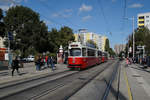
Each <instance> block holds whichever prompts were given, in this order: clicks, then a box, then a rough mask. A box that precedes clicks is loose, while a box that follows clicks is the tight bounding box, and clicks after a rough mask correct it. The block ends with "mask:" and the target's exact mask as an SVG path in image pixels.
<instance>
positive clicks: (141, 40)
mask: <svg viewBox="0 0 150 100" xmlns="http://www.w3.org/2000/svg"><path fill="white" fill-rule="evenodd" d="M134 37H135V51H137V48H136V47H137V46H139V45H140V46H143V45H145V46H146V52H147V53H149V54H150V45H149V44H150V40H149V39H150V31H149V29H148V28H146V27H144V28H139V29H136V30H135V33H134ZM127 45H129V47H133V35H129V36H128V43H127Z"/></svg>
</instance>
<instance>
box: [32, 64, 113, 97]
mask: <svg viewBox="0 0 150 100" xmlns="http://www.w3.org/2000/svg"><path fill="white" fill-rule="evenodd" d="M111 63H112V62H110V63H107V64H106V65H105V66H106V67H104V68H103V69H102V70H99V71H96V72H95V74H94V75H91V76H90V77H89V76H87V77H89V78H87V77H86V78H85V77H78V78H74V77H73V79H76V80H75V81H73V82H72V83H70V84H68V85H67V86H64V85H63V86H62V87H60V88H58V90H57V89H56V91H51V90H49V91H50V92H52V93H50V92H48V93H47V95H49V93H50V94H55V95H56V94H59V92H62V91H63V88H64V89H66V90H69V92H68V93H66V95H63V96H60V97H59V98H57V97H56V96H54V95H52V96H48V97H47V98H39V97H38V96H37V98H34V99H30V100H37V99H38V100H67V99H69V98H70V97H71V96H73V95H74V94H75V93H77V92H78V91H79V90H80V89H82V88H83V87H84V86H85V85H86V84H88V83H89V82H90V81H92V80H93V79H94V78H95V77H96V76H97V75H99V74H100V73H102V72H103V71H105V70H106V69H107V68H108V67H109V66H108V65H111ZM78 84H79V85H78ZM75 85H76V86H75ZM73 86H74V87H73ZM70 87H71V88H72V90H73V91H70V89H69V88H70ZM57 91H58V93H57Z"/></svg>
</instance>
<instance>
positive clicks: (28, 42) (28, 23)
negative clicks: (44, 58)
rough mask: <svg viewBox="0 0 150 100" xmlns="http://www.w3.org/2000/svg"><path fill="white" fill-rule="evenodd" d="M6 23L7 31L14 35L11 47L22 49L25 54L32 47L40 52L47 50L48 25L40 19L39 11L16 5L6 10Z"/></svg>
mask: <svg viewBox="0 0 150 100" xmlns="http://www.w3.org/2000/svg"><path fill="white" fill-rule="evenodd" d="M4 23H5V25H6V28H7V31H8V32H11V33H12V34H13V36H14V38H13V41H11V49H13V50H17V49H19V50H21V52H22V54H23V56H25V55H24V54H25V52H26V51H28V49H31V48H35V49H36V50H37V51H39V52H41V51H46V49H47V48H46V47H45V45H44V44H45V40H46V36H47V33H48V32H47V27H46V25H45V23H44V22H42V21H40V17H39V14H38V13H36V12H34V11H33V10H32V9H30V8H27V7H23V6H15V7H12V8H9V10H8V11H7V12H6V16H5V17H4ZM37 45H38V46H40V49H39V47H37Z"/></svg>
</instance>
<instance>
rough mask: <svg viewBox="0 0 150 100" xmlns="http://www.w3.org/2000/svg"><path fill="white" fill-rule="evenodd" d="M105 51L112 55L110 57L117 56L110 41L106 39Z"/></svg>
mask: <svg viewBox="0 0 150 100" xmlns="http://www.w3.org/2000/svg"><path fill="white" fill-rule="evenodd" d="M105 51H106V52H108V53H109V54H110V56H114V55H115V52H114V50H113V49H112V48H110V45H109V39H106V41H105Z"/></svg>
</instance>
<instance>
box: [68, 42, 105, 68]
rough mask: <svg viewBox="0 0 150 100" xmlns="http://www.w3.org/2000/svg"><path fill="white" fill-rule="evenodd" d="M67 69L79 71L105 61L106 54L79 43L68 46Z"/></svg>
mask: <svg viewBox="0 0 150 100" xmlns="http://www.w3.org/2000/svg"><path fill="white" fill-rule="evenodd" d="M68 49H69V56H68V68H71V69H73V68H78V69H79V70H81V69H85V68H87V67H90V66H93V65H97V64H100V63H103V62H106V61H107V59H108V58H107V53H105V52H102V51H100V50H98V49H96V48H92V47H89V46H86V45H82V44H81V43H80V42H72V43H70V44H69V47H68Z"/></svg>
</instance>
